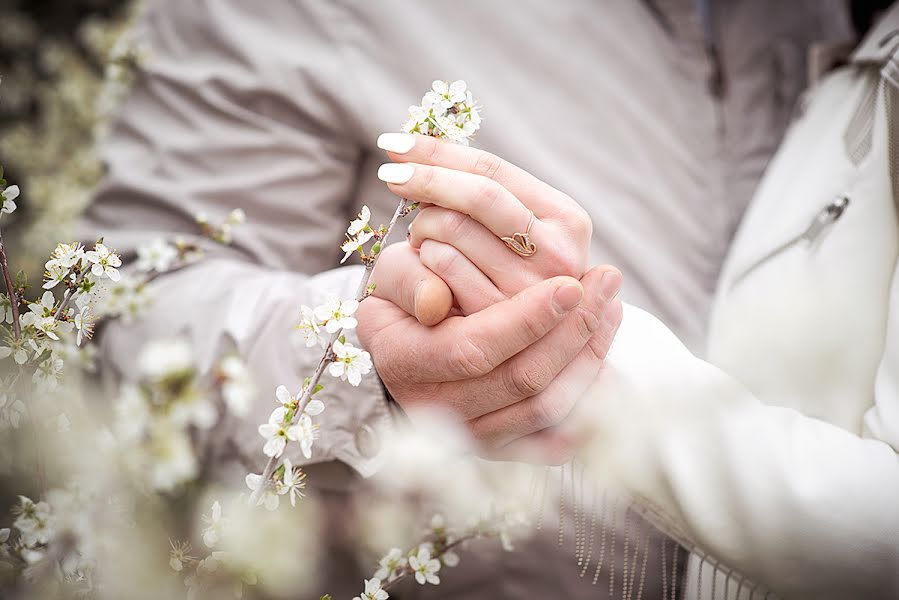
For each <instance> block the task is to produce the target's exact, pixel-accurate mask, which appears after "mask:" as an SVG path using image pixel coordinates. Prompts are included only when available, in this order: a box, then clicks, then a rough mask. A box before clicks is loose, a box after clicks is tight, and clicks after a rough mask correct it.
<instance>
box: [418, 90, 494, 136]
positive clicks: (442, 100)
mask: <svg viewBox="0 0 899 600" xmlns="http://www.w3.org/2000/svg"><path fill="white" fill-rule="evenodd" d="M409 117H410V118H409V120H408V121H406V122H405V123H404V124H403V131H405V132H406V133H420V134H422V135H430V136H433V137H439V138H446V139H447V140H449V141H451V142H454V143H457V144H463V145H468V142H469V139H470V138H471V137H472V136H473V135H474V134H475V132H477V130H478V129H479V128H480V126H481V114H480V110H479V108H478V107H477V106H476V104H475V100H474V98H473V97H472V95H471V92H470V91H469V90H468V89H467V86H466V84H465V82H464V81H454V82H452V83H447V82H445V81H439V80H438V81H435V82H434V83H433V84H432V85H431V91H429V92H427V93H426V94H425V95H424V97H423V98H422V99H421V105H420V106H410V107H409Z"/></svg>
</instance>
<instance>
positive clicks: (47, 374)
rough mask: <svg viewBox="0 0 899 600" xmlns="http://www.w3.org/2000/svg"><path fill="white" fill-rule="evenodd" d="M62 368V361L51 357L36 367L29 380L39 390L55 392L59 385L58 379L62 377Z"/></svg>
mask: <svg viewBox="0 0 899 600" xmlns="http://www.w3.org/2000/svg"><path fill="white" fill-rule="evenodd" d="M63 366H64V365H63V361H62V359H60V358H54V357H52V356H51V357H50V358H48V359H46V360H44V361H42V362H41V363H40V364H39V365H38V367H37V370H35V372H34V375H32V376H31V380H32V381H33V382H34V383H35V384H37V386H38V389H40V390H44V391H52V390H55V389H56V386H57V385H59V378H60V377H62V370H63Z"/></svg>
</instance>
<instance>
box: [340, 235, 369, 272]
mask: <svg viewBox="0 0 899 600" xmlns="http://www.w3.org/2000/svg"><path fill="white" fill-rule="evenodd" d="M374 235H375V234H374V232H373V231H362V232H360V233H359V234H358V235H357V236H355V237H350V238H348V239H347V241H345V242H344V243H342V244H341V245H340V249H341V250H343V251H344V255H343V258H342V259H341V260H340V264H343V263H345V262H346V259H348V258H349V257H350V256H352V254H353V253H354V252H356V251H357V250H359V249H360V248H362V246H364V245H365V244H367V243H368V241H369V240H370V239H371V238H373V237H374Z"/></svg>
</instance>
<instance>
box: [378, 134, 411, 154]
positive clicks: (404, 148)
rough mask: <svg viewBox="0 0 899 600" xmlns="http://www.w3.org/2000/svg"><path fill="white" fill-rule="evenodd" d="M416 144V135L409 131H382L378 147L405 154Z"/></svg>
mask: <svg viewBox="0 0 899 600" xmlns="http://www.w3.org/2000/svg"><path fill="white" fill-rule="evenodd" d="M414 145H415V136H414V135H409V134H408V133H382V134H381V135H379V136H378V148H380V149H381V150H387V151H388V152H393V153H394V154H405V153H406V152H408V151H409V150H411V149H412V147H413V146H414Z"/></svg>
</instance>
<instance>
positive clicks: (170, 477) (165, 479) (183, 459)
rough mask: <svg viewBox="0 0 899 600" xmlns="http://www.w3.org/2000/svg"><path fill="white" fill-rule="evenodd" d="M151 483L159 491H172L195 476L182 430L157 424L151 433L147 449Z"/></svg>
mask: <svg viewBox="0 0 899 600" xmlns="http://www.w3.org/2000/svg"><path fill="white" fill-rule="evenodd" d="M148 458H149V459H150V473H149V475H150V483H151V484H152V485H153V487H154V488H156V489H157V490H160V491H171V490H173V489H175V488H176V487H177V486H179V485H181V484H182V483H185V482H187V481H190V480H191V479H193V478H194V477H195V476H196V474H197V459H196V456H194V450H193V446H192V444H191V442H190V437H189V436H188V435H187V433H186V432H184V431H183V430H181V429H179V428H177V427H172V426H169V425H167V424H165V423H157V424H156V426H155V427H153V428H152V429H151V430H150V443H149V448H148Z"/></svg>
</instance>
